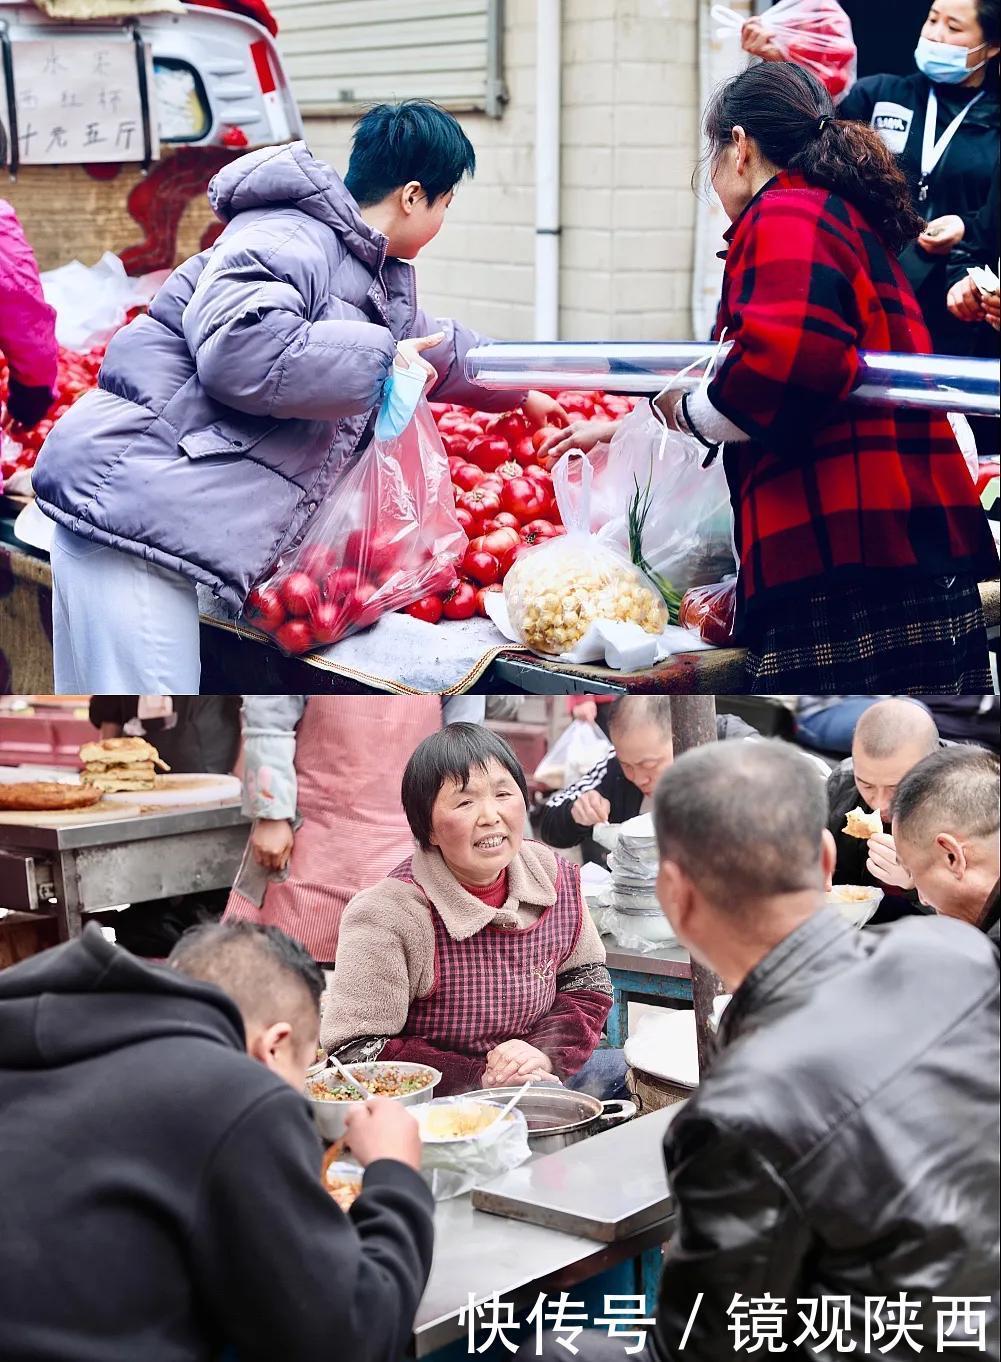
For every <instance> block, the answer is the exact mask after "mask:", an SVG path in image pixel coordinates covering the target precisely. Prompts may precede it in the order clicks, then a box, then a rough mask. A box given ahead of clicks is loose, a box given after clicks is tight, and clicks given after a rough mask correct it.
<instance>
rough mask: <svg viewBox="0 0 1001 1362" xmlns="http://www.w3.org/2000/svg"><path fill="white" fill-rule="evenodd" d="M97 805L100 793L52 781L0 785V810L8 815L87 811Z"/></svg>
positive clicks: (28, 781)
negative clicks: (75, 810)
mask: <svg viewBox="0 0 1001 1362" xmlns="http://www.w3.org/2000/svg"><path fill="white" fill-rule="evenodd" d="M100 802H101V791H100V790H95V789H89V788H87V787H85V786H82V785H62V784H60V783H59V782H58V781H55V780H27V781H22V782H19V783H18V784H14V785H4V784H0V809H2V810H4V811H6V812H9V813H20V812H24V813H63V812H66V811H71V810H73V809H89V808H91V807H92V806H93V805H94V804H99V803H100Z"/></svg>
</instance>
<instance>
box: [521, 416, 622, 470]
mask: <svg viewBox="0 0 1001 1362" xmlns="http://www.w3.org/2000/svg"><path fill="white" fill-rule="evenodd" d="M617 425H618V422H617V421H573V422H571V424H570V425H569V426H568V427H567V429H566V430H560V431H554V432H553V434H552V435H550V436H549V438H548V439H547V440H544V441H543V442H542V444H541V445H540V446H539V463H540V464H541V465H542V467H543V468H552V466H553V464H554V463H556V462H557V460H559V459H561V458H562V457H563V455H564V454H566V453H567V452H568V451H569V450H571V449H576V450H579V452H580V453H581V454H590V452H591V450H592V449H594V447H595V445H602V444H607V443H608V441H609V440H610V439H611V438H612V436H613V435H614V434H615V427H616V426H617Z"/></svg>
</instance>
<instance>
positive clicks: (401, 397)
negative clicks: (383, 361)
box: [375, 364, 427, 440]
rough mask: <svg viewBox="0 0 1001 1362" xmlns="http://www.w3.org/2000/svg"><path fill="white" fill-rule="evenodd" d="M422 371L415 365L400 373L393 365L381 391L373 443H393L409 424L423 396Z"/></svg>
mask: <svg viewBox="0 0 1001 1362" xmlns="http://www.w3.org/2000/svg"><path fill="white" fill-rule="evenodd" d="M426 377H427V374H426V372H425V370H423V369H421V368H419V367H418V365H416V364H411V366H410V368H409V369H401V368H400V367H399V366H398V365H396V364H394V365H393V367H392V368H391V369H390V371H389V377H388V378H387V379H386V382H385V384H384V385H383V389H382V405H381V406H380V407H379V415H378V416H377V417H376V422H375V436H376V439H377V440H395V439H396V438H397V437H398V436H400V435H402V434H403V432H404V431H405V430H406V428H407V426H409V425H410V422H411V421H412V420H413V416H414V412H415V411H416V410H417V404H418V402H420V400H421V396H422V395H423V392H424V381H425V379H426Z"/></svg>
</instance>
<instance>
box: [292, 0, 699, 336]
mask: <svg viewBox="0 0 1001 1362" xmlns="http://www.w3.org/2000/svg"><path fill="white" fill-rule="evenodd" d="M697 9H698V0H564V4H563V14H564V32H563V116H562V129H561V137H562V158H563V159H562V182H563V188H562V195H561V213H562V223H563V235H562V251H563V258H562V268H561V275H560V297H561V308H560V331H561V335H562V336H563V338H564V339H567V340H591V339H622V340H625V339H637V340H643V339H651V338H661V339H669V338H671V337H679V338H687V337H688V336H689V334H690V329H691V313H690V305H689V297H690V290H691V268H692V248H693V234H694V223H695V200H694V197H693V195H692V192H691V188H690V184H689V181H690V177H691V172H692V166H693V163H694V161H695V158H696V156H697V154H698V146H697V121H698V62H697V43H696V36H697V22H696V15H697ZM506 15H507V21H506V31H505V78H506V81H507V86H508V91H509V94H510V102H509V103H508V105H507V107H506V109H505V112H504V116H503V118H501V119H490V118H487V117H485V116H481V115H474V114H470V115H464V116H463V118H462V122H463V126H464V127H465V129H466V131H467V133H468V134H469V137H470V139H471V140H472V142H473V145H474V146H475V148H476V156H477V172H476V178H475V179H474V180H473V181H472V182H471V183H469V184H464V185H463V186H461V187H460V189H459V192H458V194H457V196H456V199H455V202H454V203H453V205H452V207H451V208H450V209H449V214H448V219H447V221H446V224H445V227H444V229H443V231H442V232H441V234H440V236H439V237H438V239H437V240H436V241H434V242H433V243H432V244H431V245H430V246H429V247H428V248H427V250H426V251H424V252H423V253H422V255H421V257H420V260H419V261H418V266H417V268H418V277H419V281H420V289H421V295H422V299H423V301H424V303H425V305H426V306H428V307H430V308H431V309H432V310H434V311H437V312H438V313H439V314H441V315H455V316H457V317H461V318H463V320H465V321H468V322H469V323H470V324H471V325H473V326H476V327H479V328H480V329H481V330H483V331H485V332H487V333H488V334H491V335H493V336H496V337H498V338H502V339H512V340H513V339H530V338H531V336H532V324H533V296H534V234H533V221H534V209H535V188H534V152H533V147H534V140H535V4H534V0H507V5H506ZM350 133H351V122H350V120H346V119H311V120H309V121H308V123H307V130H306V135H307V138H308V140H309V142H310V145H311V147H312V149H313V151H314V152H315V153H316V154H317V155H319V156H322V157H323V158H324V159H327V160H330V161H331V162H332V163H333V164H334V165H336V166H337V167H338V168H343V167H344V166H345V165H346V163H347V155H348V150H349V145H350Z"/></svg>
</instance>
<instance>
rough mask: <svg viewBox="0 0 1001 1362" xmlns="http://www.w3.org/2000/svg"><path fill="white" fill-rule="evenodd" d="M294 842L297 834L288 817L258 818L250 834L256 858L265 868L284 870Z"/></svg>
mask: <svg viewBox="0 0 1001 1362" xmlns="http://www.w3.org/2000/svg"><path fill="white" fill-rule="evenodd" d="M294 842H295V834H294V833H293V831H292V824H291V823H290V822H289V821H288V819H287V818H258V819H257V821H256V822H255V823H254V830H253V832H251V834H250V845H251V847H252V848H253V851H254V860H255V861H256V862H257V864H258V865H260V866H263V867H264V869H265V870H284V869H285V867H286V866H287V865H288V861H289V857H290V856H291V855H292V846H293V844H294Z"/></svg>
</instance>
